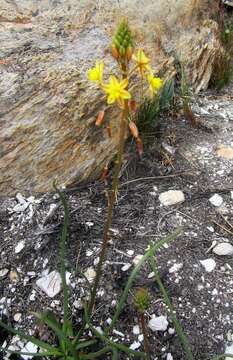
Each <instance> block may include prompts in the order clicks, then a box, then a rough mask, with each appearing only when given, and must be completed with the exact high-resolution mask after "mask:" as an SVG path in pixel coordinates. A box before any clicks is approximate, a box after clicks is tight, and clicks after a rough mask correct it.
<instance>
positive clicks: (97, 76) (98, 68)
mask: <svg viewBox="0 0 233 360" xmlns="http://www.w3.org/2000/svg"><path fill="white" fill-rule="evenodd" d="M103 71H104V62H103V60H101V61H99V60H96V64H95V67H93V68H91V69H90V70H88V72H87V76H88V80H90V81H94V82H98V83H100V84H101V83H102V78H103Z"/></svg>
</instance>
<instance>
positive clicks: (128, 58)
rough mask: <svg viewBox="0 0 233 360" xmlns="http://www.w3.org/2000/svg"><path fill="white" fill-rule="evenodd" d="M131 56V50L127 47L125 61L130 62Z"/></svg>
mask: <svg viewBox="0 0 233 360" xmlns="http://www.w3.org/2000/svg"><path fill="white" fill-rule="evenodd" d="M132 56H133V48H132V47H131V46H129V47H128V48H127V50H126V59H127V60H128V61H130V60H131V59H132Z"/></svg>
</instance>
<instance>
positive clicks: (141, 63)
mask: <svg viewBox="0 0 233 360" xmlns="http://www.w3.org/2000/svg"><path fill="white" fill-rule="evenodd" d="M133 59H134V60H135V61H136V63H137V66H138V69H139V72H140V74H141V75H143V74H144V72H145V71H151V67H150V65H149V64H150V59H149V58H148V57H147V56H146V55H145V53H144V51H143V50H142V49H140V50H138V52H137V55H133Z"/></svg>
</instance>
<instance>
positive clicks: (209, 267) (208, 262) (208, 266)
mask: <svg viewBox="0 0 233 360" xmlns="http://www.w3.org/2000/svg"><path fill="white" fill-rule="evenodd" d="M200 263H201V264H202V266H204V268H205V271H207V272H212V271H213V270H214V269H215V267H216V262H215V260H214V259H205V260H200Z"/></svg>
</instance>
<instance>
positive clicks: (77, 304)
mask: <svg viewBox="0 0 233 360" xmlns="http://www.w3.org/2000/svg"><path fill="white" fill-rule="evenodd" d="M73 305H74V307H75V309H78V310H82V309H83V303H82V301H81V300H80V299H79V300H75V301H74V302H73Z"/></svg>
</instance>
